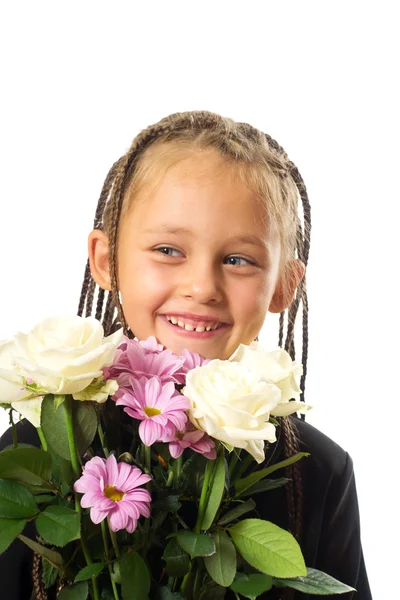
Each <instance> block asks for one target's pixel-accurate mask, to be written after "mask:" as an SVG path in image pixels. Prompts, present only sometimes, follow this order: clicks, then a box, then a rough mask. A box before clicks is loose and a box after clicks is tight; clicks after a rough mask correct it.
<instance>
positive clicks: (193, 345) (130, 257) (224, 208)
mask: <svg viewBox="0 0 400 600" xmlns="http://www.w3.org/2000/svg"><path fill="white" fill-rule="evenodd" d="M213 160H214V163H215V156H214V155H211V156H210V155H200V156H199V157H196V158H195V159H188V160H186V161H184V163H180V164H179V165H178V166H176V167H174V168H173V169H172V170H170V171H169V172H168V173H167V175H166V176H165V177H164V178H163V180H162V181H161V184H160V185H159V186H158V187H157V188H156V189H155V190H154V191H153V192H151V193H150V194H149V193H147V194H146V197H144V195H141V194H140V193H139V196H138V197H137V198H136V199H135V201H134V204H133V206H132V207H131V209H130V210H129V212H128V213H127V214H126V215H125V217H124V219H123V221H122V223H121V228H120V234H119V242H118V282H119V289H120V292H121V302H122V306H123V310H124V314H125V318H126V320H127V322H128V324H129V326H130V328H131V330H132V331H133V332H134V334H135V336H136V337H137V338H139V339H145V338H147V337H149V336H151V335H153V336H155V337H156V338H157V340H158V341H159V342H160V343H161V344H163V345H164V346H166V347H167V348H169V349H171V350H173V351H174V352H176V353H178V354H180V353H181V351H182V350H183V349H184V348H187V349H188V350H191V351H194V352H197V353H199V354H200V355H202V356H203V357H206V358H220V359H226V358H229V356H230V355H231V354H232V353H233V352H234V351H235V350H236V348H237V347H238V346H239V344H241V343H242V344H250V343H251V342H252V341H253V340H254V338H255V337H256V336H257V334H258V333H259V331H260V329H261V327H262V325H263V323H264V319H265V316H266V313H267V311H268V308H269V307H270V304H271V301H272V300H273V298H274V292H275V290H276V286H277V282H278V275H279V262H280V252H281V247H280V241H279V234H278V231H277V229H276V227H275V226H274V224H273V223H272V222H270V221H269V220H268V219H266V218H265V211H264V210H263V207H262V206H261V205H260V203H259V202H257V200H256V199H255V198H254V196H253V195H252V193H251V192H250V191H249V190H248V189H247V188H246V187H245V186H244V185H243V184H242V183H241V182H239V180H238V179H237V178H234V177H232V175H231V174H230V172H227V171H225V172H221V171H220V170H219V171H218V173H216V172H215V169H214V170H213V168H212V164H213V163H212V161H213ZM100 233H101V232H100ZM102 235H103V236H104V234H102ZM97 237H98V236H97ZM90 247H91V244H89V248H90ZM92 247H96V248H97V250H96V249H95V250H94V252H93V258H91V262H92V272H93V271H94V269H93V263H96V260H97V264H100V263H101V252H102V250H101V249H102V248H103V247H104V243H102V242H100V244H93V245H92ZM96 252H97V259H96ZM106 255H107V253H106V252H105V254H104V257H103V267H104V269H103V270H104V271H107V266H108V265H106V264H105V263H106V258H105V256H106ZM99 256H100V258H99ZM95 279H96V277H95ZM100 284H101V285H102V286H103V287H104V282H102V283H101V282H100ZM280 295H281V292H280ZM281 309H282V307H279V308H277V309H276V310H281Z"/></svg>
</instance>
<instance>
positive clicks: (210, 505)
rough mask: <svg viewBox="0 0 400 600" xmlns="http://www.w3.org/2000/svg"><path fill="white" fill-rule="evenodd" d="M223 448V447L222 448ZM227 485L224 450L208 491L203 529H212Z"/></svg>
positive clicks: (219, 455) (215, 466)
mask: <svg viewBox="0 0 400 600" xmlns="http://www.w3.org/2000/svg"><path fill="white" fill-rule="evenodd" d="M221 450H222V448H221ZM224 486H225V455H224V452H223V450H222V451H220V452H219V454H218V457H217V460H216V461H215V464H214V469H213V474H212V480H211V485H210V491H209V493H208V501H207V507H206V510H205V513H204V517H203V522H202V524H201V529H210V527H211V525H212V524H213V521H214V519H215V515H216V514H217V512H218V509H219V507H220V504H221V500H222V495H223V493H224Z"/></svg>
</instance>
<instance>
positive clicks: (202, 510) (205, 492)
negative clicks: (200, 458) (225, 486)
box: [194, 460, 216, 533]
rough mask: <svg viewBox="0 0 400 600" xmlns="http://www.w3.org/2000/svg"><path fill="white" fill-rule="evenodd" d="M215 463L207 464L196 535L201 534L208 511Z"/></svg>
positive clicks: (195, 529)
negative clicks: (210, 485)
mask: <svg viewBox="0 0 400 600" xmlns="http://www.w3.org/2000/svg"><path fill="white" fill-rule="evenodd" d="M215 462H216V461H215V460H209V461H208V462H207V467H206V472H205V473H204V481H203V487H202V488H201V495H200V503H199V512H198V513H197V521H196V526H195V528H194V531H195V533H200V531H201V526H202V523H203V518H204V513H205V511H206V506H207V498H208V486H209V483H210V478H211V475H212V472H213V470H214V463H215Z"/></svg>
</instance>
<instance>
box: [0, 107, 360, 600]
mask: <svg viewBox="0 0 400 600" xmlns="http://www.w3.org/2000/svg"><path fill="white" fill-rule="evenodd" d="M298 196H300V199H301V202H302V211H301V213H302V217H303V221H304V225H302V222H301V218H300V215H299V214H298ZM309 241H310V207H309V203H308V197H307V192H306V188H305V186H304V183H303V181H302V178H301V176H300V174H299V172H298V170H297V168H296V167H295V165H294V164H293V163H292V162H290V161H289V160H288V157H287V155H286V153H285V152H284V151H283V149H282V148H281V147H280V146H279V145H278V144H277V143H276V142H275V141H274V140H273V139H271V138H270V137H269V136H268V135H266V134H263V133H262V132H260V131H258V130H257V129H255V128H253V127H251V126H250V125H247V124H246V123H236V122H234V121H232V120H231V119H226V118H223V117H221V116H219V115H216V114H213V113H209V112H203V111H195V112H188V113H178V114H174V115H171V116H169V117H167V118H165V119H163V120H161V121H160V122H159V123H157V124H155V125H153V126H151V127H149V128H147V129H146V130H144V131H143V132H142V133H140V134H139V135H138V136H137V137H136V138H135V140H134V141H133V143H132V146H131V147H130V149H129V150H128V152H127V153H126V154H125V155H124V156H123V157H121V158H120V159H119V160H118V161H117V162H116V163H115V164H114V165H113V167H112V168H111V170H110V172H109V174H108V176H107V178H106V180H105V183H104V186H103V190H102V192H101V196H100V200H99V203H98V207H97V211H96V216H95V222H94V229H93V231H92V232H91V234H90V236H89V260H88V263H87V266H86V270H85V276H84V282H83V287H82V293H81V298H80V302H79V309H78V313H79V314H80V315H83V314H84V315H85V316H89V315H91V314H93V312H94V314H95V316H96V318H98V319H100V320H102V322H103V325H104V329H105V334H106V335H108V334H109V333H111V332H112V331H114V330H115V329H117V328H119V327H121V326H122V327H123V328H124V331H125V334H126V335H128V336H130V337H133V336H136V337H137V338H139V339H145V338H147V337H148V336H150V335H154V336H155V337H156V338H157V339H158V341H159V342H160V343H162V344H163V345H164V346H166V347H167V348H170V349H171V350H173V351H174V352H176V353H181V351H182V350H183V349H184V348H187V349H188V350H191V351H194V352H197V353H199V354H200V355H202V356H203V357H206V358H220V359H227V358H229V357H230V356H231V355H232V354H233V352H234V351H235V350H236V348H237V347H238V346H239V344H241V343H242V344H250V343H251V342H252V341H253V340H254V339H256V338H257V336H258V334H259V332H260V329H261V327H262V325H263V323H264V321H265V318H266V315H267V312H268V311H270V312H275V313H280V333H279V345H280V346H284V347H285V349H286V350H287V351H288V352H289V353H290V354H291V356H292V358H294V356H295V346H294V325H295V319H296V315H297V313H298V309H299V306H300V303H302V305H303V311H302V319H303V348H302V362H303V376H302V382H301V388H302V390H303V393H302V399H304V388H305V378H306V372H307V370H306V369H307V341H308V339H307V294H306V285H305V268H306V265H307V261H308V252H309ZM96 285H97V286H98V291H97V292H96ZM95 298H96V307H95V310H93V304H94V299H95ZM286 310H287V312H288V318H287V325H286V336H285V340H284V329H285V312H286ZM23 427H24V428H25V430H26V431H27V432H28V433H25V434H24V435H25V439H22V438H21V436H20V440H21V441H28V440H31V439H32V435H33V434H32V433H31V430H30V428H28V427H27V426H26V425H23ZM278 430H279V438H278V441H277V443H276V444H274V445H271V447H270V448H269V449H268V452H269V453H268V452H267V459H266V460H267V461H268V462H271V461H273V462H277V461H279V460H282V459H283V458H284V457H287V456H290V455H292V454H295V453H296V452H298V451H306V452H309V453H310V456H309V458H307V459H304V460H303V461H300V462H299V463H296V464H295V465H293V466H292V467H290V468H289V469H288V474H287V476H288V477H289V478H290V481H289V484H288V485H287V486H285V488H278V489H276V490H274V491H269V492H268V496H267V497H263V495H259V496H257V498H258V504H257V510H258V513H259V515H260V518H263V519H268V520H271V521H273V522H275V523H276V524H277V525H279V526H281V527H284V528H286V529H289V530H290V531H291V532H292V533H293V535H294V536H295V537H296V538H297V539H298V541H299V542H300V544H301V546H302V550H303V553H304V556H305V561H306V564H307V566H309V567H315V568H317V569H321V570H323V571H325V572H327V573H329V574H331V575H333V576H334V577H336V578H338V579H340V580H341V581H343V582H345V583H347V584H349V585H351V586H353V587H355V588H356V589H357V590H358V592H357V594H348V595H347V597H348V598H350V597H354V598H360V600H369V599H370V598H371V594H370V591H369V586H368V581H367V576H366V573H365V568H364V562H363V556H362V550H361V543H360V531H359V516H358V504H357V496H356V489H355V483H354V475H353V468H352V462H351V458H350V457H349V456H348V455H347V453H346V452H344V451H343V450H342V449H341V448H340V447H338V446H337V445H336V444H335V443H334V442H332V441H331V440H329V439H328V438H327V437H325V436H324V435H323V434H322V433H320V432H319V431H317V430H316V429H315V428H313V427H312V426H310V425H308V424H307V423H305V422H304V421H303V420H300V419H298V418H297V417H294V418H292V417H289V418H286V419H285V418H284V419H282V420H281V422H280V427H279V428H278ZM9 437H10V436H9V434H5V436H4V440H3V441H2V447H4V446H5V445H6V444H7V443H9V441H10V440H9ZM267 503H268V504H267ZM17 546H18V544H17V543H15V544H14V545H13V546H11V548H10V549H9V550H8V551H7V553H6V554H5V555H4V557H3V559H2V561H1V563H0V564H1V566H2V569H4V570H5V572H7V571H6V569H7V570H8V573H10V574H11V576H10V577H9V578H8V581H9V582H10V583H6V585H9V586H10V587H9V591H8V592H7V595H6V596H5V597H7V598H8V599H11V600H13V599H15V600H17V598H21V599H23V598H29V595H26V594H27V591H22V590H23V588H22V585H23V584H22V583H21V573H22V572H23V571H22V570H23V569H24V568H26V565H28V567H29V568H30V557H29V554H28V553H26V552H25V550H24V551H23V550H22V549H21V548H20V547H17ZM23 552H25V555H24V556H23ZM24 561H25V562H24ZM12 570H13V571H14V574H15V575H13V573H12ZM17 573H18V574H19V581H18V580H17V577H16V575H17ZM2 581H4V578H3V579H2ZM27 588H29V585H28V586H27ZM266 597H268V598H297V597H298V598H299V599H300V598H305V597H306V596H304V595H303V594H293V592H292V591H290V590H288V589H287V590H280V591H278V590H275V591H272V592H269V593H268V594H267V595H266ZM324 598H327V596H324Z"/></svg>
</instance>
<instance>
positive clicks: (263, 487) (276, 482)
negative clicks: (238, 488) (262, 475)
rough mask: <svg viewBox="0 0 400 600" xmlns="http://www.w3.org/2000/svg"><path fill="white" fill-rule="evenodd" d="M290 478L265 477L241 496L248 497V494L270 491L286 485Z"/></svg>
mask: <svg viewBox="0 0 400 600" xmlns="http://www.w3.org/2000/svg"><path fill="white" fill-rule="evenodd" d="M289 481H290V479H288V478H287V477H279V478H277V479H264V481H259V482H258V483H255V484H254V485H251V486H250V487H249V488H247V490H245V491H244V492H242V493H241V494H240V496H241V497H242V498H246V497H247V496H254V494H260V493H261V492H268V491H269V490H274V489H276V488H280V487H282V486H284V485H286V484H287V483H288V482H289Z"/></svg>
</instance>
